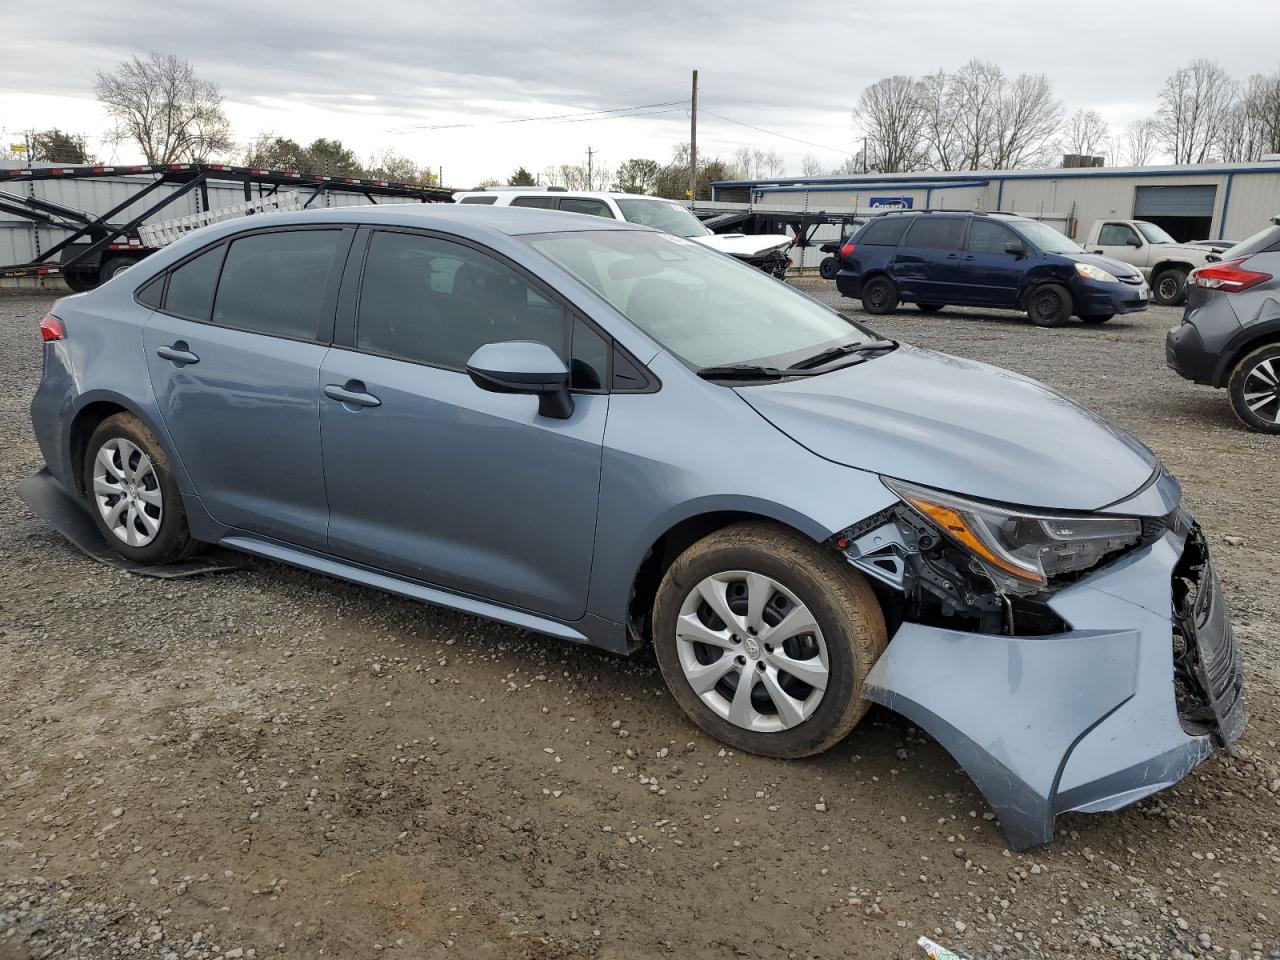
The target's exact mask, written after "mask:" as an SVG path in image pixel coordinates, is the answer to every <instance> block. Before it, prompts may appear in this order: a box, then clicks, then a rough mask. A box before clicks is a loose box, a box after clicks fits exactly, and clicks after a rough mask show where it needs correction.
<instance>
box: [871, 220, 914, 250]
mask: <svg viewBox="0 0 1280 960" xmlns="http://www.w3.org/2000/svg"><path fill="white" fill-rule="evenodd" d="M909 226H911V221H910V220H908V219H907V218H906V217H887V218H885V219H884V220H876V221H875V222H874V223H871V224H870V225H868V227H867V230H866V232H865V233H864V234H863V235H862V236H861V237H859V238H858V243H867V244H870V245H871V246H873V247H896V246H897V245H898V243H899V242H900V241H901V240H902V235H903V234H904V233H906V232H907V227H909Z"/></svg>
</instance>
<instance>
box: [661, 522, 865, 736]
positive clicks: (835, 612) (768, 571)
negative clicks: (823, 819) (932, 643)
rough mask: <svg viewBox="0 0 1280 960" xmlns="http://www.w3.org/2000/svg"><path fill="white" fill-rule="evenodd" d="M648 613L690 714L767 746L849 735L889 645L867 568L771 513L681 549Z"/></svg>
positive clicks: (665, 669)
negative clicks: (772, 519)
mask: <svg viewBox="0 0 1280 960" xmlns="http://www.w3.org/2000/svg"><path fill="white" fill-rule="evenodd" d="M708 596H709V597H711V600H708V599H707V597H708ZM713 603H714V604H715V607H718V608H719V609H720V610H721V611H722V612H723V613H724V617H723V618H722V617H721V616H720V615H719V614H717V613H716V612H715V607H713V606H712V604H713ZM653 624H654V628H653V630H654V641H653V644H654V652H655V654H656V655H657V659H658V665H659V667H661V669H662V675H663V678H664V679H665V680H666V682H667V687H668V688H669V689H670V690H671V694H672V696H673V697H675V699H676V702H677V703H679V704H680V706H681V707H682V708H683V709H684V711H685V713H687V714H688V715H689V717H690V719H692V720H693V722H694V723H696V724H697V725H698V726H699V727H701V728H702V729H703V730H704V731H706V732H707V733H708V734H710V735H711V736H713V737H715V738H716V739H718V740H720V741H722V742H723V743H726V744H728V745H729V746H731V747H735V748H737V749H740V750H745V751H747V752H749V753H757V754H761V755H762V756H766V757H788V758H790V757H805V756H809V755H811V754H814V753H820V752H821V751H823V750H826V749H828V748H829V747H831V746H833V745H834V744H835V743H837V742H838V741H840V740H841V739H842V738H843V737H844V736H845V735H846V734H848V732H849V731H850V730H852V729H853V727H854V725H855V724H856V723H857V722H858V720H859V719H860V718H861V717H862V715H863V714H864V713H866V711H867V709H868V706H869V704H868V703H867V701H865V700H863V699H862V685H863V683H864V681H865V679H866V677H867V674H868V673H869V672H870V671H871V667H872V666H873V665H874V664H875V662H876V659H877V658H878V657H879V656H880V654H881V653H882V652H883V651H884V648H885V646H886V645H887V644H888V638H887V636H886V632H885V624H884V616H883V614H882V613H881V610H880V605H879V603H878V601H877V600H876V597H875V594H874V593H873V592H872V590H871V588H870V587H869V586H868V585H867V582H866V580H865V579H864V578H863V577H862V575H861V574H859V573H858V572H857V571H856V570H853V569H852V568H850V566H849V565H848V563H846V562H845V560H844V559H843V558H842V557H840V556H839V555H838V554H836V553H835V552H834V551H832V550H827V549H824V548H823V547H821V546H819V545H818V544H816V543H814V542H813V541H811V540H809V539H808V538H807V537H804V536H802V535H800V534H798V533H796V532H795V531H793V530H789V529H787V528H785V527H782V526H777V525H774V524H769V523H742V524H736V525H734V526H731V527H727V528H725V529H724V530H720V531H717V532H716V533H713V534H711V535H710V536H708V537H706V538H705V539H703V540H700V541H698V542H697V543H695V544H694V545H693V546H691V547H690V548H689V549H688V550H686V551H685V552H684V553H683V554H681V555H680V556H679V557H678V558H677V559H676V561H675V563H673V564H672V565H671V567H670V568H669V569H668V570H667V572H666V575H665V576H664V577H663V578H662V583H661V585H660V586H659V587H658V594H657V598H656V600H655V602H654V613H653ZM788 668H789V669H788ZM743 678H747V680H748V682H749V683H750V687H748V688H746V691H745V694H740V690H741V689H742V688H741V684H742V683H743Z"/></svg>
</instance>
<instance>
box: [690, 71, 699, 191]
mask: <svg viewBox="0 0 1280 960" xmlns="http://www.w3.org/2000/svg"><path fill="white" fill-rule="evenodd" d="M689 199H690V200H696V199H698V71H697V70H695V71H693V94H692V95H691V96H690V98H689Z"/></svg>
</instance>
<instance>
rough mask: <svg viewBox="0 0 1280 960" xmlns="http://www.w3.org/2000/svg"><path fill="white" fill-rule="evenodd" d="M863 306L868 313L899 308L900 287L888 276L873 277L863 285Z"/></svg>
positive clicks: (889, 311)
mask: <svg viewBox="0 0 1280 960" xmlns="http://www.w3.org/2000/svg"><path fill="white" fill-rule="evenodd" d="M862 308H863V309H864V310H866V311H867V313H878V314H884V313H893V311H895V310H897V309H898V288H897V287H896V286H894V283H893V281H892V280H890V279H889V278H888V277H872V278H871V279H870V280H868V281H867V282H866V283H864V284H863V285H862Z"/></svg>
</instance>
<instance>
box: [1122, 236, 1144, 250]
mask: <svg viewBox="0 0 1280 960" xmlns="http://www.w3.org/2000/svg"><path fill="white" fill-rule="evenodd" d="M1125 243H1126V244H1127V245H1128V246H1131V247H1140V246H1142V241H1141V240H1139V239H1138V238H1137V237H1135V236H1133V234H1130V235H1129V237H1128V239H1126V240H1125Z"/></svg>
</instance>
